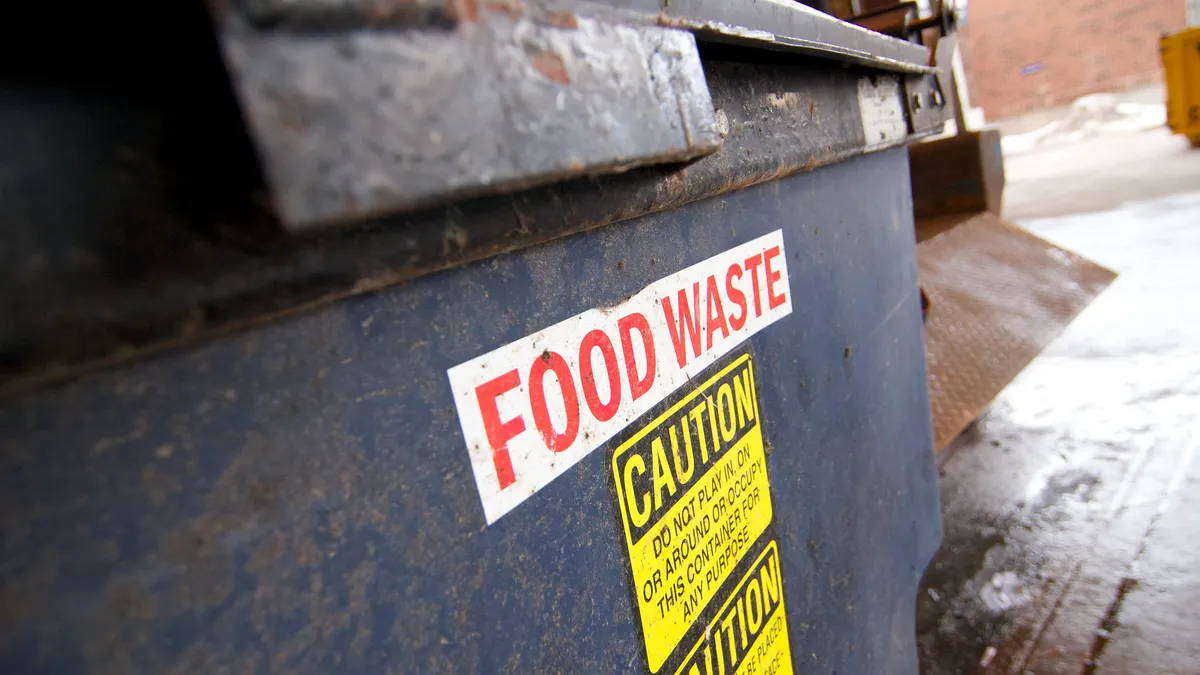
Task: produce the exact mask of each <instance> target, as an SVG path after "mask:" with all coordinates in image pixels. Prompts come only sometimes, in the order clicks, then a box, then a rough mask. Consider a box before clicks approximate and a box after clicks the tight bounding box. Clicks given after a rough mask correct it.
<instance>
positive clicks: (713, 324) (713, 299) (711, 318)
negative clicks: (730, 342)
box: [704, 274, 729, 349]
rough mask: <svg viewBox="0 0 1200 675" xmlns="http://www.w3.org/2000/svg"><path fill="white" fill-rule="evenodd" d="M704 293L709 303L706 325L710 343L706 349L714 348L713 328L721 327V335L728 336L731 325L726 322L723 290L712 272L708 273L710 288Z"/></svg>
mask: <svg viewBox="0 0 1200 675" xmlns="http://www.w3.org/2000/svg"><path fill="white" fill-rule="evenodd" d="M704 295H705V300H706V301H707V304H708V312H707V314H708V323H707V325H705V329H706V330H705V332H706V333H708V344H707V346H706V347H705V349H712V345H713V329H714V328H720V329H721V337H723V338H727V337H729V325H728V324H726V323H725V306H724V305H722V304H721V291H720V290H718V289H717V278H716V277H715V276H713V275H711V274H710V275H708V289H707V290H705V293H704ZM714 309H715V310H716V311H715V312H714V311H713V310H714Z"/></svg>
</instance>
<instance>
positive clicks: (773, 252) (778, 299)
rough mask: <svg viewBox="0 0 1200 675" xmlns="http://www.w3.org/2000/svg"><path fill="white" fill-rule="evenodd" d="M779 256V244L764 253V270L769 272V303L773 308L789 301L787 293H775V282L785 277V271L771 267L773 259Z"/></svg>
mask: <svg viewBox="0 0 1200 675" xmlns="http://www.w3.org/2000/svg"><path fill="white" fill-rule="evenodd" d="M778 257H779V247H778V246H772V247H771V248H769V249H767V250H766V251H765V252H764V253H763V271H764V272H766V274H767V305H768V306H769V307H770V308H771V309H775V308H776V307H778V306H780V305H782V304H783V303H785V302H787V293H784V294H782V295H775V282H776V281H779V280H780V279H781V278H782V277H783V272H780V271H779V270H772V269H771V259H772V258H778Z"/></svg>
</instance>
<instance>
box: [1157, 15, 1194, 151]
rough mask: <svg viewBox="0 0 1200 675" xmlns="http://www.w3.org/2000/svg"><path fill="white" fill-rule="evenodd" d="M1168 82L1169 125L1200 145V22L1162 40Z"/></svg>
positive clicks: (1160, 45) (1161, 47)
mask: <svg viewBox="0 0 1200 675" xmlns="http://www.w3.org/2000/svg"><path fill="white" fill-rule="evenodd" d="M1159 52H1160V53H1161V54H1162V63H1163V73H1164V78H1165V79H1166V83H1167V126H1169V127H1171V131H1173V132H1175V133H1177V134H1183V135H1185V136H1187V137H1188V140H1189V141H1191V142H1192V145H1193V146H1195V147H1200V26H1197V27H1193V28H1188V29H1186V30H1182V31H1180V32H1178V33H1174V34H1172V35H1164V36H1163V37H1162V39H1161V41H1160V42H1159Z"/></svg>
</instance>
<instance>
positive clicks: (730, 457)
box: [612, 353, 790, 675]
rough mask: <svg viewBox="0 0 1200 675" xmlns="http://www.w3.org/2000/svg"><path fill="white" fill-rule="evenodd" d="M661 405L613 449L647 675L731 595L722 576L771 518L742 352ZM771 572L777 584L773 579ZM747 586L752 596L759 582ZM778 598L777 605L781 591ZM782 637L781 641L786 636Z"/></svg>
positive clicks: (751, 548)
mask: <svg viewBox="0 0 1200 675" xmlns="http://www.w3.org/2000/svg"><path fill="white" fill-rule="evenodd" d="M664 406H669V407H666V409H665V410H664V411H662V412H661V413H660V414H658V415H657V416H656V417H655V418H654V419H653V421H650V422H649V423H646V424H644V425H643V426H641V427H640V428H636V430H635V431H634V433H633V434H632V435H631V436H629V437H628V438H627V439H625V440H624V441H623V442H621V443H620V445H618V446H617V448H616V449H615V450H614V451H613V455H612V479H613V484H614V486H615V488H616V490H615V495H616V500H617V504H618V511H619V517H620V521H621V527H622V529H623V531H624V539H625V545H626V552H627V553H628V561H629V565H630V572H631V580H632V585H633V588H632V591H633V595H634V596H635V598H636V600H635V607H636V610H637V615H638V618H639V621H640V624H641V632H642V637H643V639H644V641H645V648H646V659H647V662H648V664H649V667H650V671H651V672H652V673H657V672H659V671H660V670H663V666H664V664H666V663H667V662H668V659H669V658H670V657H671V656H672V654H674V653H676V652H677V651H678V649H679V646H680V644H681V643H682V642H683V641H684V638H685V637H686V636H687V635H688V634H689V632H698V631H699V630H700V627H701V626H703V625H705V624H707V622H708V621H709V619H710V618H711V617H712V615H713V610H712V609H710V608H715V607H723V606H725V605H724V604H722V603H723V602H726V603H727V602H732V601H733V597H732V596H731V595H730V593H731V592H733V591H731V589H732V587H733V584H734V583H736V582H731V583H726V582H727V581H729V580H730V577H731V576H732V575H734V573H735V571H739V570H743V569H745V565H743V564H742V563H743V561H744V560H746V559H747V558H748V557H750V556H751V553H752V552H753V553H757V552H758V551H760V550H763V547H762V545H761V542H760V537H762V535H763V534H764V533H765V532H766V531H767V529H768V527H769V526H770V525H771V522H772V510H771V496H770V484H769V482H768V480H767V465H766V453H765V451H764V448H763V434H762V426H761V420H760V417H759V408H758V394H757V390H756V388H755V385H754V362H753V359H752V357H751V356H750V354H749V353H744V354H742V355H741V356H739V357H737V358H734V359H733V360H732V362H730V363H728V365H725V366H724V367H722V368H720V370H719V371H718V372H716V373H715V374H713V375H712V376H711V377H708V378H707V379H706V380H704V381H703V383H702V384H699V385H698V386H697V385H694V384H690V385H687V386H685V387H683V388H681V389H680V390H679V392H677V394H676V396H673V397H671V398H669V399H668V402H667V403H665V404H664ZM651 414H653V413H651ZM771 546H772V547H774V546H775V544H774V543H772V544H771ZM770 550H776V553H775V554H774V556H775V557H774V558H772V560H774V565H775V567H774V568H773V570H774V571H773V572H772V573H773V574H776V573H777V571H778V568H779V564H778V553H777V548H772V549H770ZM764 555H765V554H764ZM753 573H754V572H753V570H752V571H751V572H749V573H747V574H751V575H752V574H753ZM748 578H749V577H747V579H748ZM747 579H743V581H744V582H746V583H749V582H748V581H747ZM773 579H775V580H776V581H778V583H779V584H780V586H779V587H780V588H781V587H782V586H781V584H782V581H779V580H778V578H777V577H773ZM756 583H757V584H759V586H756V587H759V588H760V591H758V592H760V593H761V592H762V591H761V583H762V581H761V579H760V580H759V581H758V582H756ZM739 587H740V586H739ZM726 598H729V600H725V599H726ZM772 598H775V596H772ZM714 600H716V602H714ZM777 602H778V603H782V593H780V594H779V595H778V600H777ZM756 607H759V606H758V605H756ZM765 607H766V606H765V605H763V606H762V607H760V608H759V609H757V610H756V611H759V612H760V613H761V611H765ZM775 609H776V608H775V607H774V605H772V609H771V611H772V612H774V611H775ZM706 610H707V611H706ZM780 612H781V613H782V610H780ZM756 616H757V615H756ZM771 616H774V614H771ZM764 617H765V615H764ZM763 620H764V621H765V620H766V619H765V618H763ZM780 625H782V624H780ZM760 630H768V629H767V628H763V627H760ZM772 644H774V642H772ZM781 644H783V645H784V646H785V647H786V644H787V643H786V638H785V640H784V642H783V643H781ZM747 648H749V647H747ZM772 653H774V652H772ZM784 653H786V649H785V650H784ZM677 657H678V655H677ZM744 660H745V659H744V658H741V660H739V661H737V663H741V662H742V661H744ZM676 661H678V658H675V659H672V662H676ZM789 663H790V662H789ZM789 667H790V666H789ZM699 672H700V673H704V674H705V675H707V673H709V672H711V673H716V672H723V673H732V672H734V671H732V670H726V671H716V670H714V671H704V670H701V671H699Z"/></svg>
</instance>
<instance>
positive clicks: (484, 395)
mask: <svg viewBox="0 0 1200 675" xmlns="http://www.w3.org/2000/svg"><path fill="white" fill-rule="evenodd" d="M519 386H521V376H520V375H518V374H517V371H516V369H513V370H510V371H508V372H507V373H505V374H503V375H501V376H500V377H497V378H495V379H492V380H489V381H487V382H484V383H483V384H481V385H479V386H478V387H475V398H476V400H478V401H479V413H480V415H482V416H483V430H484V431H485V432H486V433H487V439H488V445H490V446H492V463H493V464H494V465H495V466H496V478H497V479H499V481H500V489H501V490H503V489H504V488H506V487H508V486H509V485H512V484H513V483H515V482H517V477H516V475H514V474H513V467H512V458H511V457H509V455H508V442H509V441H511V440H512V439H513V438H515V437H516V436H517V434H520V433H521V432H523V431H525V420H523V419H521V416H520V415H517V416H516V417H514V418H512V419H511V420H508V421H507V422H506V421H504V420H501V419H500V408H499V406H497V405H496V401H497V399H499V398H500V396H501V395H502V394H504V393H505V392H509V391H512V390H513V389H516V388H517V387H519Z"/></svg>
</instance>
